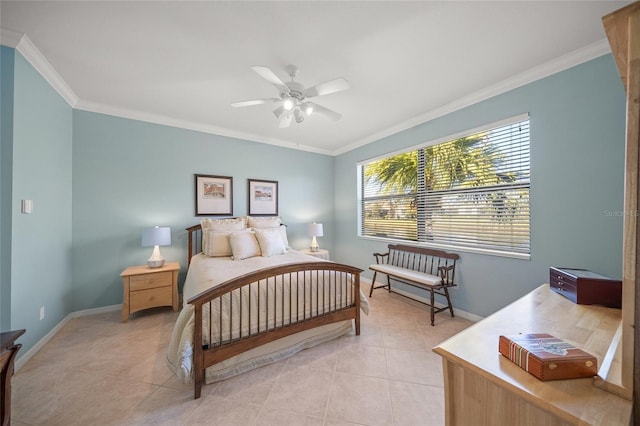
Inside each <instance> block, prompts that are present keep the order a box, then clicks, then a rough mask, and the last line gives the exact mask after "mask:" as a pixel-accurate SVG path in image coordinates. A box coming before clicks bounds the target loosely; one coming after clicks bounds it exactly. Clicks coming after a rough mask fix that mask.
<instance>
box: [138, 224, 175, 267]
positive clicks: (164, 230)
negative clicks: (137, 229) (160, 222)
mask: <svg viewBox="0 0 640 426" xmlns="http://www.w3.org/2000/svg"><path fill="white" fill-rule="evenodd" d="M168 245H171V228H170V227H168V226H154V227H153V228H146V229H144V230H143V231H142V247H153V253H151V257H150V258H149V260H147V266H149V268H160V267H162V265H164V257H162V255H161V254H160V246H168Z"/></svg>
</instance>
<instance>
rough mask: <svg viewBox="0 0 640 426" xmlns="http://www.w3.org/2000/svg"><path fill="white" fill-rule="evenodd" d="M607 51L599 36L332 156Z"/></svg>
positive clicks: (375, 134) (376, 134)
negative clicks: (596, 39)
mask: <svg viewBox="0 0 640 426" xmlns="http://www.w3.org/2000/svg"><path fill="white" fill-rule="evenodd" d="M607 53H611V48H610V46H609V42H608V41H607V39H602V40H600V41H597V42H595V43H592V44H590V45H587V46H585V47H583V48H580V49H577V50H574V51H573V52H569V53H568V54H566V55H563V56H561V57H559V58H556V59H553V60H551V61H549V62H546V63H544V64H542V65H538V66H536V67H533V68H530V69H528V70H527V71H524V72H522V73H520V74H517V75H515V76H513V77H510V78H508V79H506V80H503V81H501V82H499V83H497V84H494V85H491V86H489V87H486V88H484V89H482V90H479V91H477V92H474V93H472V94H470V95H468V96H465V97H463V98H460V99H458V100H456V101H453V102H450V103H448V104H446V105H443V106H442V107H440V108H436V109H434V110H431V111H429V112H427V113H425V114H422V115H419V116H417V117H414V118H411V119H409V120H406V121H404V122H402V123H399V124H397V125H395V126H393V127H390V128H388V129H385V130H383V131H381V132H377V133H374V134H371V135H369V136H367V137H365V138H363V139H360V140H358V141H356V142H354V143H352V144H350V145H347V146H345V147H343V148H341V149H338V150H335V151H334V152H333V153H332V155H340V154H344V153H345V152H349V151H352V150H354V149H356V148H359V147H361V146H364V145H367V144H369V143H371V142H375V141H377V140H380V139H383V138H386V137H388V136H391V135H394V134H396V133H399V132H402V131H404V130H407V129H410V128H412V127H415V126H417V125H420V124H423V123H426V122H428V121H431V120H434V119H436V118H438V117H442V116H444V115H447V114H450V113H452V112H455V111H458V110H460V109H462V108H466V107H468V106H471V105H474V104H476V103H478V102H481V101H485V100H487V99H490V98H492V97H494V96H497V95H500V94H503V93H506V92H508V91H510V90H514V89H517V88H518V87H521V86H524V85H526V84H529V83H533V82H534V81H537V80H541V79H543V78H545V77H548V76H550V75H553V74H556V73H559V72H561V71H564V70H567V69H569V68H572V67H574V66H576V65H580V64H582V63H584V62H587V61H590V60H592V59H595V58H598V57H600V56H603V55H606V54H607Z"/></svg>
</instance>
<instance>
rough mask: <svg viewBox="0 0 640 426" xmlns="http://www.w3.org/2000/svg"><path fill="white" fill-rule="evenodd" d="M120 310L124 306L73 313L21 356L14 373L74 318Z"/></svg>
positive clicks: (15, 365) (17, 360)
mask: <svg viewBox="0 0 640 426" xmlns="http://www.w3.org/2000/svg"><path fill="white" fill-rule="evenodd" d="M120 309H122V305H111V306H103V307H101V308H94V309H84V310H82V311H75V312H71V313H70V314H69V315H67V316H66V317H64V318H63V319H62V321H60V322H59V323H58V324H56V326H55V327H53V328H52V329H51V331H49V332H48V333H47V334H45V335H44V336H43V337H42V339H40V340H38V342H37V343H36V344H35V345H33V346H32V347H31V348H29V350H28V351H26V352H25V353H24V354H22V356H19V357H18V358H16V362H15V364H14V366H13V368H14V371H19V370H20V369H21V368H22V367H24V365H25V364H26V363H27V362H28V361H29V360H30V359H31V358H33V357H34V356H35V355H36V354H37V353H38V352H39V351H40V349H42V348H43V347H44V345H46V344H47V343H48V342H49V341H50V340H51V339H53V337H54V336H55V335H56V334H57V333H58V332H59V331H60V330H62V327H64V326H65V325H66V324H67V323H68V322H69V321H71V320H72V319H73V318H79V317H84V316H87V315H96V314H102V313H105V312H111V311H116V310H120Z"/></svg>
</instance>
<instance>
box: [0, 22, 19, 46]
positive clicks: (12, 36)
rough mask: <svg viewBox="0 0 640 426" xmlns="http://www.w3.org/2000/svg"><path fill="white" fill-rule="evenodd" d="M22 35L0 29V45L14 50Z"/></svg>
mask: <svg viewBox="0 0 640 426" xmlns="http://www.w3.org/2000/svg"><path fill="white" fill-rule="evenodd" d="M23 35H24V34H23V33H18V32H16V31H12V30H9V29H6V28H1V27H0V44H2V45H3V46H7V47H10V48H12V49H15V47H16V46H17V45H18V43H20V39H21V38H22V36H23Z"/></svg>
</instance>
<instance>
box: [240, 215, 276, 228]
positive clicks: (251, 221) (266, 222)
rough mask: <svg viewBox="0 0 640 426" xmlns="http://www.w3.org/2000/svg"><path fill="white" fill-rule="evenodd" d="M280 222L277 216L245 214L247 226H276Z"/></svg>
mask: <svg viewBox="0 0 640 426" xmlns="http://www.w3.org/2000/svg"><path fill="white" fill-rule="evenodd" d="M281 224H282V220H281V219H280V217H279V216H269V217H253V216H247V228H254V229H255V228H277V227H278V226H280V225H281Z"/></svg>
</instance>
